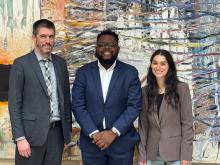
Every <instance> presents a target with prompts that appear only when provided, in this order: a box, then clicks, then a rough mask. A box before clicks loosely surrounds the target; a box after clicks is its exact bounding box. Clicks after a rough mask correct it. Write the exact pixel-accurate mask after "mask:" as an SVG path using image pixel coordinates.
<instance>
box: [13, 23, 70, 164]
mask: <svg viewBox="0 0 220 165" xmlns="http://www.w3.org/2000/svg"><path fill="white" fill-rule="evenodd" d="M32 38H33V41H34V44H35V48H34V50H33V51H32V52H30V53H28V54H26V55H24V56H22V57H19V58H17V59H16V60H15V61H14V64H13V66H12V69H11V72H10V80H9V113H10V119H11V126H12V134H13V139H14V141H15V142H16V155H15V164H16V165H60V164H61V160H62V153H63V147H64V143H66V144H68V143H69V142H70V138H71V137H70V135H71V124H72V121H71V110H70V91H69V77H68V71H67V66H66V62H65V60H64V59H62V58H61V57H59V56H57V55H54V54H52V53H51V51H52V48H53V46H54V42H55V26H54V24H53V22H51V21H49V20H47V19H41V20H38V21H36V22H35V23H34V24H33V36H32Z"/></svg>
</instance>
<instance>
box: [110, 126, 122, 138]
mask: <svg viewBox="0 0 220 165" xmlns="http://www.w3.org/2000/svg"><path fill="white" fill-rule="evenodd" d="M112 132H114V133H115V134H117V135H118V136H120V135H121V133H120V132H119V131H118V130H117V128H115V127H112Z"/></svg>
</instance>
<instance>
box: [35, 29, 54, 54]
mask: <svg viewBox="0 0 220 165" xmlns="http://www.w3.org/2000/svg"><path fill="white" fill-rule="evenodd" d="M54 33H55V32H54V30H53V29H49V28H46V27H39V28H38V29H37V33H36V34H34V35H33V36H32V38H33V41H34V44H35V50H36V51H37V52H39V54H40V55H42V56H43V57H44V58H48V56H49V55H50V53H51V52H52V49H53V46H54V42H55V34H54Z"/></svg>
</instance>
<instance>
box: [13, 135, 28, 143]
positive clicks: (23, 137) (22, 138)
mask: <svg viewBox="0 0 220 165" xmlns="http://www.w3.org/2000/svg"><path fill="white" fill-rule="evenodd" d="M24 139H26V138H25V136H22V137H19V138H17V139H15V141H16V142H17V141H20V140H24Z"/></svg>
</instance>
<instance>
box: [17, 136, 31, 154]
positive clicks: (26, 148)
mask: <svg viewBox="0 0 220 165" xmlns="http://www.w3.org/2000/svg"><path fill="white" fill-rule="evenodd" d="M17 147H18V152H19V155H21V156H23V157H26V158H28V157H30V156H31V148H30V144H29V143H28V141H27V140H26V139H22V140H19V141H17Z"/></svg>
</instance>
